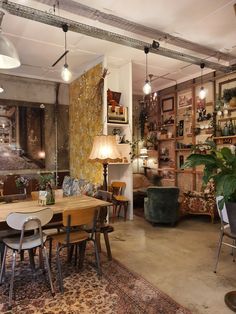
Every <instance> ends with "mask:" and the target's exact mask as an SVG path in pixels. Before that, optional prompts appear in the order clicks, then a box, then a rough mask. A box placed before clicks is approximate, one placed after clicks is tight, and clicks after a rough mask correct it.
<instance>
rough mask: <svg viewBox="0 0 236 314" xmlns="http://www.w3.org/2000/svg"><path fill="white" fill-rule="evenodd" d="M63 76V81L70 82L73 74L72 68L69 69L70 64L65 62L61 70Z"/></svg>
mask: <svg viewBox="0 0 236 314" xmlns="http://www.w3.org/2000/svg"><path fill="white" fill-rule="evenodd" d="M61 77H62V79H63V81H65V82H69V81H70V80H71V77H72V74H71V72H70V70H69V69H68V64H66V63H65V64H64V66H63V68H62V71H61Z"/></svg>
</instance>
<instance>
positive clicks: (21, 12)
mask: <svg viewBox="0 0 236 314" xmlns="http://www.w3.org/2000/svg"><path fill="white" fill-rule="evenodd" d="M0 6H1V7H2V8H3V9H4V10H6V11H7V12H8V13H10V14H12V15H16V16H19V17H23V18H26V19H29V20H33V21H37V22H40V23H44V24H47V25H51V26H55V27H58V28H62V25H63V24H67V25H68V29H69V30H70V31H73V32H77V33H80V34H84V35H86V36H90V37H94V38H99V39H102V40H106V41H110V42H113V43H116V44H120V45H123V46H127V47H132V48H135V49H139V50H143V49H144V47H149V48H150V52H152V53H154V54H158V55H162V56H165V57H168V58H172V59H177V60H181V61H184V62H187V63H191V64H195V65H198V66H200V64H201V63H203V62H204V64H205V67H207V68H211V69H213V70H217V71H221V72H224V73H230V72H232V71H234V70H236V65H232V66H225V65H222V64H220V63H216V62H212V61H208V60H204V59H201V58H198V57H195V56H192V55H188V54H185V53H181V52H178V51H174V50H171V49H167V48H163V47H159V48H157V49H154V48H152V45H151V44H150V43H147V42H144V41H141V40H138V39H134V38H131V37H127V36H124V35H120V34H117V33H114V32H109V31H107V30H103V29H100V28H97V27H94V26H90V25H86V24H83V23H79V22H76V21H73V20H70V19H66V18H63V17H60V16H56V15H54V14H51V13H48V12H44V11H41V10H37V9H34V8H31V7H27V6H24V5H21V4H18V3H15V2H12V1H8V0H0Z"/></svg>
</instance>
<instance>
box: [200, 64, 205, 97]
mask: <svg viewBox="0 0 236 314" xmlns="http://www.w3.org/2000/svg"><path fill="white" fill-rule="evenodd" d="M204 67H205V63H203V62H202V63H201V64H200V68H201V88H200V92H199V95H198V96H199V98H200V99H201V100H203V99H205V98H206V90H205V88H204V87H203V83H202V72H203V69H204Z"/></svg>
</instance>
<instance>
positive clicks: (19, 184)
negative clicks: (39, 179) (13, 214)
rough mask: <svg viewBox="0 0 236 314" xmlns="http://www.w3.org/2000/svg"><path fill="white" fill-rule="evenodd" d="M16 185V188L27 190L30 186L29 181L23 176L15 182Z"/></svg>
mask: <svg viewBox="0 0 236 314" xmlns="http://www.w3.org/2000/svg"><path fill="white" fill-rule="evenodd" d="M15 183H16V187H17V188H18V189H20V188H26V187H27V186H28V185H29V180H28V179H27V178H25V177H23V176H21V177H18V178H17V179H16V180H15Z"/></svg>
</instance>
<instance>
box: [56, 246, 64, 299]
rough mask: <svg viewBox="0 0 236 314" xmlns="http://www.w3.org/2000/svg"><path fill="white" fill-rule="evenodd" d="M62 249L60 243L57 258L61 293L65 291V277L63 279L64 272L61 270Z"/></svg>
mask: <svg viewBox="0 0 236 314" xmlns="http://www.w3.org/2000/svg"><path fill="white" fill-rule="evenodd" d="M60 250H61V247H60V246H59V244H57V249H56V259H57V270H58V280H59V286H60V291H61V293H64V287H63V279H62V272H61V262H60Z"/></svg>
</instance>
